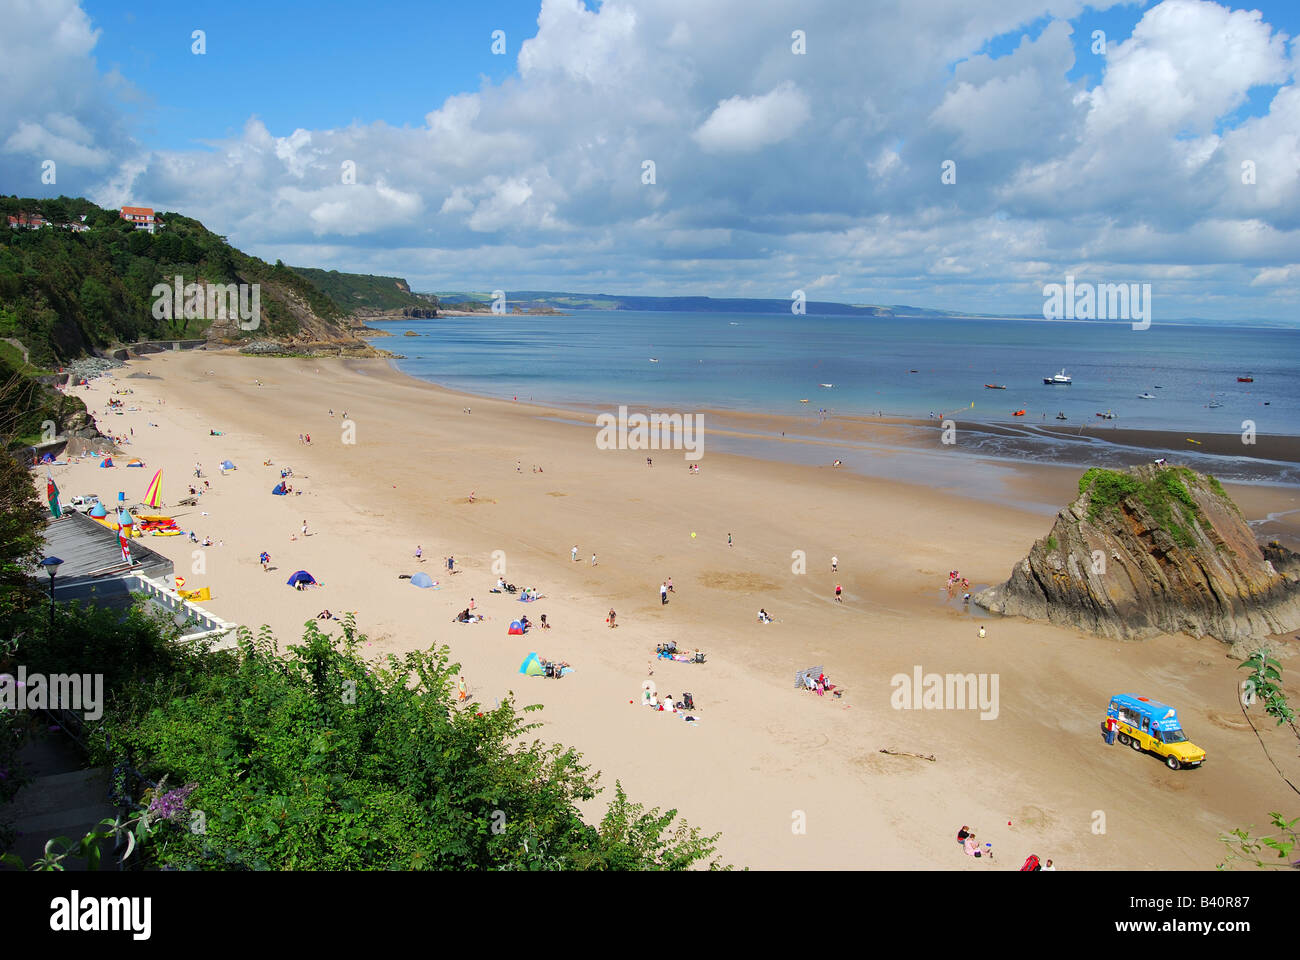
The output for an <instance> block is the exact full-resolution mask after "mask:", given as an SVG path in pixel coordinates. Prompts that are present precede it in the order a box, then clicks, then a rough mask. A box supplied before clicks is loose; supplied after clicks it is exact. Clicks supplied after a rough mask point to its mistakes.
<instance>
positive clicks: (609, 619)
mask: <svg viewBox="0 0 1300 960" xmlns="http://www.w3.org/2000/svg"><path fill="white" fill-rule="evenodd" d="M616 616H618V614H616V613H615V612H614V608H613V607H610V608H609V616H608V617H606V618H605V622H606V623H608V624H609V629H611V630H613V629H614V618H615V617H616Z"/></svg>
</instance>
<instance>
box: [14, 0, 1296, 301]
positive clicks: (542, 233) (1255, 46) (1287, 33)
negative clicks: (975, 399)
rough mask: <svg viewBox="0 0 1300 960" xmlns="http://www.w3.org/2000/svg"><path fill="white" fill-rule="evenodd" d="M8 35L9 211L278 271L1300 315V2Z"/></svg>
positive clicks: (856, 5)
mask: <svg viewBox="0 0 1300 960" xmlns="http://www.w3.org/2000/svg"><path fill="white" fill-rule="evenodd" d="M0 5H3V6H4V7H5V8H8V9H6V10H5V11H4V14H5V15H4V20H5V22H6V24H7V25H8V26H9V27H10V28H11V34H12V36H11V38H10V43H9V47H10V49H11V51H12V53H13V55H12V56H9V57H6V58H5V59H4V60H0V81H2V82H0V190H3V191H4V192H7V193H17V194H19V195H49V194H57V193H60V192H66V193H70V194H80V195H85V196H89V197H91V198H92V199H95V200H97V201H99V202H103V203H106V204H122V203H137V204H143V205H150V206H155V207H157V208H159V209H162V210H167V209H174V210H179V211H183V212H185V213H187V214H190V215H193V216H197V217H198V218H200V219H202V220H203V221H204V222H205V223H206V224H208V225H209V226H210V227H211V228H212V229H214V230H217V231H218V232H220V233H223V234H225V235H227V236H229V237H230V239H231V240H232V242H234V243H236V244H238V245H239V246H241V247H242V248H244V249H247V250H249V251H250V252H253V253H256V254H258V255H260V256H263V257H266V258H269V259H275V258H282V259H284V260H286V261H287V262H291V263H296V264H303V265H314V266H322V267H327V268H330V267H332V268H337V269H345V270H358V271H363V272H373V273H384V274H395V275H400V276H404V277H407V278H408V279H409V280H410V281H411V282H412V283H413V285H415V286H416V288H417V289H443V290H447V289H480V290H481V289H498V288H499V289H509V288H511V287H513V288H515V289H570V290H580V291H592V292H597V291H600V292H627V293H643V294H658V295H674V294H710V295H714V296H763V297H771V296H776V297H786V296H789V295H791V292H792V290H794V289H803V290H806V291H807V293H808V295H809V296H810V297H814V298H816V299H837V300H844V301H849V302H860V303H912V304H919V305H927V306H941V307H948V308H954V309H960V308H966V309H970V310H972V311H977V312H998V311H1006V312H1009V313H1026V312H1032V311H1033V309H1034V306H1033V305H1034V303H1035V302H1038V303H1041V289H1042V286H1043V285H1044V284H1045V283H1051V282H1060V281H1061V280H1062V278H1063V276H1064V275H1066V274H1072V275H1075V276H1078V277H1081V278H1084V279H1093V280H1095V281H1096V282H1136V281H1141V282H1150V283H1152V284H1153V287H1154V289H1155V291H1156V296H1157V302H1158V303H1161V304H1163V309H1164V310H1165V311H1166V315H1178V316H1207V317H1216V318H1222V319H1245V318H1250V317H1253V316H1257V317H1269V318H1278V317H1283V316H1289V315H1293V314H1294V303H1295V302H1296V299H1297V296H1300V233H1298V232H1297V231H1300V171H1298V170H1297V167H1298V166H1300V165H1298V164H1297V162H1296V156H1297V154H1298V153H1300V92H1298V91H1297V90H1296V86H1295V70H1294V66H1295V58H1296V55H1297V47H1296V43H1295V40H1294V38H1295V37H1296V36H1297V34H1300V9H1297V8H1300V5H1297V4H1294V3H1290V2H1286V3H1281V2H1269V3H1263V4H1256V5H1252V6H1250V7H1247V8H1244V9H1243V8H1238V7H1233V6H1231V4H1219V3H1215V2H1210V0H1164V2H1161V3H1137V4H1122V3H1119V4H1117V3H1112V2H1109V0H1102V2H1100V3H1098V4H1095V5H1089V4H1085V3H1082V2H1079V0H999V2H996V3H994V2H989V3H972V2H970V0H928V2H924V3H921V2H908V0H881V2H861V0H790V2H785V0H778V2H769V3H762V4H753V3H751V2H749V0H709V2H704V0H608V2H605V3H598V2H595V0H588V2H583V0H527V2H524V0H509V2H499V3H469V4H465V3H442V2H425V3H415V2H374V3H370V4H365V5H357V4H352V3H349V4H334V3H307V2H287V3H275V4H257V3H249V2H242V0H234V2H227V3H223V4H221V5H219V6H213V7H211V8H199V9H197V10H184V9H178V5H175V4H164V3H157V2H122V0H112V2H110V0H83V2H80V3H78V2H77V0H0ZM1251 11H1258V13H1252V12H1251ZM196 29H201V30H203V31H204V32H205V42H206V48H207V51H206V53H205V54H204V55H203V56H196V55H195V54H194V53H193V52H192V50H191V47H192V43H193V40H192V38H191V34H192V31H194V30H196ZM494 30H502V31H504V33H505V40H506V53H505V55H503V56H498V55H494V54H493V53H492V51H491V44H492V32H493V31H494ZM795 30H801V31H803V32H804V35H805V41H806V44H805V46H806V51H807V52H806V53H805V54H802V55H800V54H796V52H795V51H794V50H793V49H792V39H791V35H792V32H793V31H795ZM1094 30H1102V31H1104V33H1105V35H1106V44H1107V51H1106V54H1105V55H1099V54H1097V53H1095V52H1094V51H1093V50H1092V46H1093V37H1092V33H1093V31H1094ZM50 160H53V161H55V162H56V163H57V169H58V180H57V183H56V184H52V185H51V184H44V183H42V182H41V179H40V177H41V171H42V169H43V168H42V163H44V162H45V161H50ZM949 162H951V163H952V164H953V169H954V170H955V172H956V177H955V182H944V181H942V180H941V177H940V170H941V165H943V164H947V163H949ZM348 164H351V165H353V168H354V169H355V171H356V176H355V178H354V179H355V182H348V181H347V180H346V177H344V176H342V175H341V173H340V171H341V170H342V169H343V168H345V167H346V165H348ZM647 164H653V165H654V168H653V169H654V177H653V178H652V181H647V173H646V170H647ZM1247 166H1249V167H1250V173H1249V179H1250V180H1251V182H1250V183H1247V182H1245V181H1246V179H1247V174H1246V173H1244V172H1243V171H1245V170H1246V167H1247Z"/></svg>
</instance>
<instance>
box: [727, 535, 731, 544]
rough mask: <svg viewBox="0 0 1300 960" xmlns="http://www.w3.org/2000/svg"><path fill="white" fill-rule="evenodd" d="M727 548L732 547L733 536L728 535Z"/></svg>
mask: <svg viewBox="0 0 1300 960" xmlns="http://www.w3.org/2000/svg"><path fill="white" fill-rule="evenodd" d="M727 546H731V534H727Z"/></svg>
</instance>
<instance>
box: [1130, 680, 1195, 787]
mask: <svg viewBox="0 0 1300 960" xmlns="http://www.w3.org/2000/svg"><path fill="white" fill-rule="evenodd" d="M1106 717H1107V723H1108V724H1110V723H1113V725H1114V729H1115V733H1116V737H1117V738H1118V740H1119V742H1120V743H1122V744H1125V745H1126V746H1130V747H1132V748H1133V749H1134V750H1137V751H1138V752H1142V751H1148V752H1150V753H1154V754H1155V755H1156V756H1159V757H1164V759H1165V766H1167V767H1168V768H1169V769H1170V770H1180V769H1182V768H1183V767H1199V766H1200V765H1201V764H1202V763H1204V762H1205V751H1204V750H1202V749H1201V748H1200V747H1198V746H1197V745H1196V744H1194V743H1192V741H1190V740H1188V739H1187V734H1185V733H1183V725H1182V723H1181V721H1179V719H1178V711H1177V710H1175V709H1174V708H1173V707H1171V706H1169V705H1168V704H1165V703H1159V702H1157V701H1155V700H1150V699H1148V698H1146V697H1135V696H1133V695H1132V694H1130V693H1121V694H1119V695H1117V696H1114V697H1111V699H1110V707H1109V708H1108V709H1107V711H1106Z"/></svg>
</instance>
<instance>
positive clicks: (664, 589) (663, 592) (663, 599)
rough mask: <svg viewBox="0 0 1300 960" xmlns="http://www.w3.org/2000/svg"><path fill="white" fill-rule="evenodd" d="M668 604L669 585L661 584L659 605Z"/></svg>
mask: <svg viewBox="0 0 1300 960" xmlns="http://www.w3.org/2000/svg"><path fill="white" fill-rule="evenodd" d="M667 602H668V584H667V583H661V584H659V603H660V604H661V605H662V604H665V603H667Z"/></svg>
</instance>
